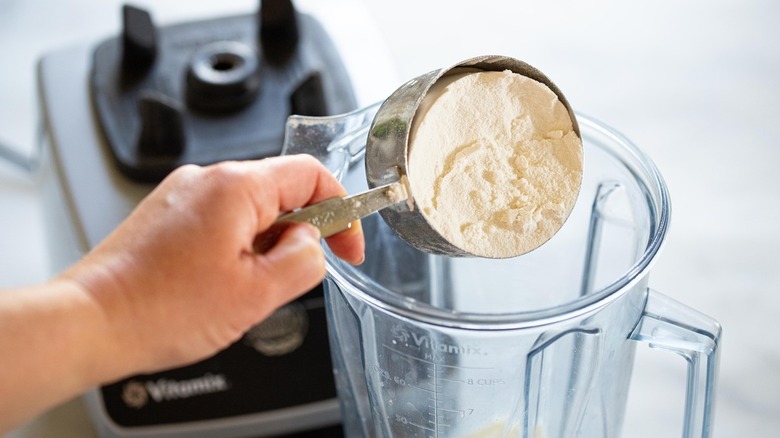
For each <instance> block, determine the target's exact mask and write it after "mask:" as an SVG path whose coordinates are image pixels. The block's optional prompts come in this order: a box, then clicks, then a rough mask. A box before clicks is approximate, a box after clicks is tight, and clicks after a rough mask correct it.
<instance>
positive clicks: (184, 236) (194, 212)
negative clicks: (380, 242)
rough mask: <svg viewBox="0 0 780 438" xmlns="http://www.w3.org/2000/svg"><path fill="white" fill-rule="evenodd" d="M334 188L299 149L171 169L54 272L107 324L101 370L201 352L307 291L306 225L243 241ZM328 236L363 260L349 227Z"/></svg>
mask: <svg viewBox="0 0 780 438" xmlns="http://www.w3.org/2000/svg"><path fill="white" fill-rule="evenodd" d="M344 194H345V192H344V189H343V188H342V187H341V185H340V184H339V183H338V182H337V181H336V180H335V178H334V177H333V176H332V175H331V174H330V173H329V172H328V171H327V170H326V169H325V168H324V167H323V166H322V165H321V164H320V163H319V162H317V161H316V160H315V159H314V158H312V157H309V156H293V157H279V158H270V159H266V160H262V161H253V162H229V163H221V164H217V165H213V166H209V167H198V166H193V165H190V166H185V167H182V168H180V169H178V170H176V171H175V172H173V173H172V174H171V175H170V176H169V177H168V178H166V179H165V180H164V181H163V182H162V183H161V184H160V185H159V186H158V187H157V188H156V189H155V190H154V191H153V192H152V193H151V194H150V195H149V196H148V197H147V199H145V200H144V201H143V202H142V203H141V204H140V205H139V206H138V208H137V209H136V210H135V211H134V212H133V213H132V214H131V216H130V217H129V218H128V219H127V220H126V221H125V222H124V223H122V224H121V225H120V226H119V228H118V229H117V230H115V231H114V232H113V233H112V234H111V235H110V236H109V237H108V238H107V239H105V241H103V242H102V243H101V244H100V245H98V246H97V247H96V248H95V249H94V251H92V252H91V253H90V254H88V255H87V256H86V257H85V258H84V259H83V260H82V261H81V262H80V263H78V264H77V265H76V266H74V267H73V268H72V269H70V270H68V271H66V272H65V273H64V274H63V275H62V276H61V277H62V278H63V279H65V280H68V281H72V282H75V283H77V284H78V285H79V286H80V287H81V288H83V289H84V291H86V293H87V294H88V295H89V296H90V297H91V299H93V300H94V302H95V303H97V306H98V307H99V308H100V309H102V313H103V314H104V315H105V317H106V319H107V321H106V322H107V324H106V326H107V328H108V331H107V333H105V334H106V336H107V337H106V340H107V341H108V343H107V344H106V345H102V346H100V348H102V349H103V350H104V352H103V356H104V357H102V358H101V359H100V360H102V361H105V362H106V365H107V368H108V369H109V370H110V372H109V373H104V377H105V378H118V377H120V376H122V375H123V374H125V373H128V374H129V373H137V372H151V371H155V370H159V369H163V368H167V367H173V366H179V365H183V364H186V363H190V362H194V361H197V360H200V359H203V358H205V357H208V356H210V355H212V354H214V353H216V352H217V351H219V350H220V349H222V348H224V347H226V346H228V345H229V344H230V343H232V342H234V341H235V340H237V339H238V338H239V337H240V336H241V335H242V334H243V333H244V332H245V331H246V330H247V329H249V328H250V327H251V326H252V325H254V324H256V323H258V322H259V321H261V320H262V319H264V318H265V317H267V316H268V315H270V314H271V313H272V312H273V311H274V310H275V309H277V308H278V307H280V306H281V305H283V304H285V303H287V302H288V301H290V300H292V299H294V298H296V297H297V296H299V295H301V294H302V293H304V292H306V291H308V290H309V289H311V288H312V287H314V286H315V285H316V284H317V283H319V282H320V281H321V280H322V278H323V277H324V275H325V263H324V255H323V253H322V249H321V247H320V238H319V234H318V231H317V230H316V228H314V227H312V226H310V225H306V224H297V225H293V226H290V227H289V228H287V229H286V230H285V231H284V232H283V233H282V234H281V236H280V237H279V240H278V242H277V243H276V244H275V245H274V246H273V247H272V248H271V249H270V250H268V251H267V252H264V253H263V254H258V253H255V252H254V251H253V241H254V239H255V237H256V236H257V235H258V234H259V233H261V232H262V231H264V230H265V229H267V228H268V227H269V226H270V225H271V224H272V223H273V222H274V220H275V219H276V218H277V216H278V215H279V213H280V212H286V211H290V210H293V209H295V208H298V207H302V206H305V205H307V204H310V203H313V202H317V201H320V200H323V199H327V198H329V197H334V196H343V195H344ZM327 242H328V245H329V246H330V248H331V250H332V251H333V252H334V253H335V254H336V255H338V256H339V257H341V258H343V259H345V260H346V261H349V262H351V263H355V264H357V263H360V262H362V260H363V253H364V243H363V236H362V230H361V228H360V223H359V222H356V223H355V224H353V226H352V228H350V229H349V230H347V231H345V232H342V233H340V234H337V235H335V236H332V237H331V238H329V239H328V240H327ZM96 348H97V347H96Z"/></svg>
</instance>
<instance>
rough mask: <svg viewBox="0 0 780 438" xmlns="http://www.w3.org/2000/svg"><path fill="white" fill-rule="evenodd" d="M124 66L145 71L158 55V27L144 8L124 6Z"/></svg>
mask: <svg viewBox="0 0 780 438" xmlns="http://www.w3.org/2000/svg"><path fill="white" fill-rule="evenodd" d="M122 24H123V29H122V67H123V70H124V71H135V72H137V71H145V70H146V69H148V68H149V67H150V66H151V65H152V64H153V63H154V59H155V57H156V56H157V29H156V28H155V27H154V23H152V17H151V15H150V14H149V12H147V11H146V10H144V9H140V8H137V7H135V6H129V5H124V6H123V7H122Z"/></svg>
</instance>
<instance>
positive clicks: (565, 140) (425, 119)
mask: <svg viewBox="0 0 780 438" xmlns="http://www.w3.org/2000/svg"><path fill="white" fill-rule="evenodd" d="M408 176H409V184H410V187H411V191H412V196H413V197H414V200H415V201H416V202H417V205H418V206H419V208H420V209H421V211H422V213H423V215H424V216H425V218H426V219H427V220H428V222H429V223H430V225H431V226H432V227H433V228H434V229H435V230H436V231H437V232H438V233H439V234H441V235H442V237H444V238H445V239H447V240H448V241H449V242H450V243H452V244H453V245H455V246H457V247H459V248H461V249H463V250H465V251H467V252H469V253H471V254H474V255H477V256H481V257H490V258H505V257H513V256H516V255H520V254H524V253H526V252H528V251H531V250H533V249H535V248H537V247H538V246H540V245H541V244H543V243H544V242H546V241H547V240H548V239H550V237H552V236H553V235H554V234H555V233H556V232H557V231H558V230H559V229H560V228H561V226H563V223H564V221H565V220H566V218H567V217H568V216H569V213H570V212H571V210H572V208H573V207H574V202H575V200H576V198H577V194H578V193H579V188H580V184H581V181H582V142H581V141H580V139H579V137H578V136H577V134H576V133H575V132H574V130H573V128H572V121H571V118H570V117H569V113H568V112H567V110H566V107H565V106H564V105H563V104H562V103H561V102H560V100H558V98H557V96H556V95H555V93H553V92H552V91H551V90H550V89H549V88H548V87H547V86H546V85H544V84H542V83H539V82H537V81H534V80H532V79H529V78H527V77H525V76H522V75H519V74H516V73H513V72H511V71H503V72H484V71H480V72H467V73H461V74H455V75H452V76H446V77H444V78H442V79H440V80H438V81H437V82H436V83H435V84H434V86H433V87H432V88H431V89H430V91H429V92H428V94H427V95H426V97H425V100H424V102H423V105H421V107H420V108H419V110H418V112H417V114H416V115H415V118H414V121H413V125H412V131H411V137H410V140H409V157H408Z"/></svg>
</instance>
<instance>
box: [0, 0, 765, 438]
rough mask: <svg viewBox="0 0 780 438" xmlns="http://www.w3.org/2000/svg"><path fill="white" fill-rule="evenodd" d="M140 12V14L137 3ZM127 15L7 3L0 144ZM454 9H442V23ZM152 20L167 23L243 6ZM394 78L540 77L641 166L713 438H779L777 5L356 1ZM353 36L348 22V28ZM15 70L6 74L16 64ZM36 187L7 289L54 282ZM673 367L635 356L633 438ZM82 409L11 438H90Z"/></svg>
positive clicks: (2, 279) (645, 425)
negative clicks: (658, 215) (694, 351)
mask: <svg viewBox="0 0 780 438" xmlns="http://www.w3.org/2000/svg"><path fill="white" fill-rule="evenodd" d="M138 3H140V4H142V5H143V4H144V2H138ZM119 4H120V3H119V2H114V1H107V2H98V1H95V0H92V1H89V0H79V1H76V0H69V1H61V2H54V1H43V0H41V1H36V2H30V1H23V0H0V10H2V11H3V12H2V13H0V56H1V57H2V59H3V60H4V61H3V62H2V63H0V78H2V81H0V141H2V142H3V143H6V144H10V145H12V146H13V147H15V148H17V150H19V151H20V152H21V153H23V154H31V153H33V151H34V149H35V146H34V145H35V144H36V142H35V137H34V134H35V132H36V115H35V106H36V101H35V81H34V78H35V77H34V68H35V62H36V59H37V58H38V57H39V56H40V55H41V54H42V53H44V52H46V51H48V50H50V49H51V48H53V47H56V46H59V45H62V44H65V43H68V42H78V41H84V40H91V39H98V38H102V37H104V36H105V35H108V34H112V33H114V32H115V31H116V29H117V26H118V12H117V11H118V9H119ZM443 4H446V5H447V7H446V8H443V7H442V6H441V5H443ZM178 5H181V3H177V2H173V1H170V0H169V1H160V2H156V3H155V6H154V8H155V9H156V11H155V12H156V14H157V16H158V17H160V20H161V21H162V22H165V21H182V20H185V19H187V18H189V17H191V16H200V15H203V16H206V15H208V14H213V15H217V14H225V13H233V12H236V11H239V12H246V11H251V10H253V8H254V7H255V3H254V2H252V1H221V2H206V1H194V2H188V3H187V9H186V11H185V10H182V9H181V7H180V6H178ZM362 5H363V7H365V8H366V9H367V10H368V11H369V13H370V14H371V18H372V19H373V20H374V22H375V23H376V25H377V26H378V29H379V32H380V34H381V35H382V36H383V38H384V40H385V42H386V47H382V48H381V49H382V50H385V49H386V50H388V51H389V53H390V56H391V57H392V59H393V61H394V64H395V68H397V70H398V75H399V77H401V78H411V77H414V76H417V75H419V74H421V73H424V72H427V71H429V70H432V69H435V68H439V67H442V66H446V65H450V64H452V63H454V62H457V61H460V60H462V59H466V58H468V57H471V56H475V55H481V54H505V55H510V56H514V57H516V58H519V59H522V60H525V61H526V62H528V63H530V64H532V65H534V66H536V67H538V68H539V69H540V70H542V71H544V72H545V73H546V74H547V75H548V76H549V77H550V78H552V79H553V81H554V82H556V84H557V85H558V86H559V87H560V88H561V89H562V90H564V92H565V93H566V96H567V98H568V99H569V101H570V102H571V104H572V106H573V107H574V108H575V110H577V111H578V112H581V113H584V114H588V115H590V116H592V117H594V118H597V119H599V120H602V121H604V122H606V123H608V124H609V125H611V126H613V127H615V128H617V129H618V130H620V131H621V132H622V133H623V134H625V135H626V136H627V137H628V138H630V139H631V140H633V142H634V143H636V144H637V145H639V146H640V147H641V148H642V149H644V150H645V151H646V152H647V153H648V155H649V156H650V157H651V158H652V159H653V161H654V162H655V163H656V165H657V166H658V168H659V169H660V171H661V173H662V174H663V176H664V178H665V180H666V182H667V184H668V186H669V188H670V191H671V197H672V205H673V208H672V210H673V213H672V230H671V233H670V235H669V236H668V239H667V243H666V246H665V248H664V250H663V252H662V254H661V255H660V256H659V258H658V260H657V263H656V264H655V267H654V269H653V271H652V274H651V285H652V287H653V288H655V289H658V290H660V291H662V292H664V293H666V294H668V295H670V296H672V297H674V298H675V299H677V300H679V301H681V302H683V303H685V304H688V305H689V306H691V307H694V308H696V309H698V310H700V311H701V312H703V313H705V314H708V315H710V316H712V317H713V318H715V319H717V320H718V321H720V323H721V324H722V326H723V331H724V335H723V344H722V345H723V349H722V354H721V362H720V374H719V386H718V394H717V404H716V407H715V429H714V435H713V436H714V437H717V438H728V437H734V438H741V437H746V436H749V437H776V436H780V342H778V341H776V340H774V339H773V338H772V337H771V336H769V335H770V334H771V326H772V324H774V323H775V322H776V319H775V318H777V315H778V314H780V298H778V292H780V263H778V258H777V252H778V251H777V250H778V248H780V232H778V231H777V224H780V184H778V183H777V181H776V179H777V166H778V164H780V141H779V140H778V139H780V123H778V122H777V119H778V116H780V110H778V109H777V108H778V106H777V102H778V101H780V27H778V26H777V22H778V19H780V3H777V2H775V1H772V0H746V1H743V2H739V3H737V2H730V1H722V0H716V1H710V2H703V1H698V2H673V1H669V0H662V1H658V2H625V1H617V0H601V1H593V2H575V1H566V2H524V1H522V2H508V1H500V0H483V1H481V2H479V3H478V4H475V3H465V2H460V1H454V2H447V3H442V2H414V1H412V0H396V1H392V2H390V1H388V2H380V1H378V0H364V1H362ZM343 13H344V15H345V20H344V22H345V25H348V23H349V19H350V14H351V12H350V11H349V10H345V11H343ZM9 60H10V61H9ZM39 195H40V193H39V184H38V182H37V180H36V179H35V178H31V177H30V176H29V175H27V174H25V173H24V172H21V171H19V170H17V169H16V168H14V167H13V166H11V165H9V164H7V163H4V162H2V160H0V287H9V286H15V285H21V284H27V283H31V282H37V281H42V280H44V279H45V278H47V277H48V276H49V275H50V273H49V268H48V265H47V262H46V259H47V253H46V251H47V250H46V242H45V238H44V233H43V222H44V218H43V216H42V208H41V198H40V196H39ZM684 380H685V367H684V362H683V360H682V359H681V358H679V357H675V356H672V355H668V354H664V353H661V352H657V351H653V350H650V349H648V348H639V349H638V352H637V365H636V368H635V373H634V380H633V383H632V385H633V386H632V388H631V392H630V396H629V405H628V413H627V418H626V425H625V433H624V435H625V436H630V437H640V438H641V437H668V436H679V429H680V423H681V418H682V409H683V391H684V388H683V382H684ZM91 434H92V432H91V428H90V425H89V423H88V421H87V420H86V417H85V416H84V411H83V408H82V407H81V406H80V404H79V402H78V401H72V402H69V403H66V404H64V405H62V406H60V407H57V408H54V409H53V410H52V411H50V412H48V413H46V414H45V415H42V416H41V417H38V418H36V419H33V420H32V421H31V422H30V423H29V424H27V425H25V426H24V427H23V428H22V429H20V430H19V431H16V432H14V433H12V434H11V435H10V436H12V437H15V438H21V437H27V436H58V437H59V436H81V437H83V436H90V435H91Z"/></svg>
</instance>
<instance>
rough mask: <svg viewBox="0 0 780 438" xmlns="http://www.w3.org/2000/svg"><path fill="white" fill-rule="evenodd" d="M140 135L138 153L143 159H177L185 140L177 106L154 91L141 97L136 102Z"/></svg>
mask: <svg viewBox="0 0 780 438" xmlns="http://www.w3.org/2000/svg"><path fill="white" fill-rule="evenodd" d="M138 112H139V115H140V119H141V134H140V136H139V137H138V152H139V153H140V154H141V155H143V156H146V157H171V158H174V157H177V156H179V155H181V153H182V152H184V146H185V143H186V138H185V135H184V122H183V117H182V110H181V107H180V105H179V104H178V102H176V101H175V100H173V99H171V98H170V97H168V96H165V95H163V94H161V93H158V92H155V91H148V92H144V93H142V94H141V96H140V98H139V101H138Z"/></svg>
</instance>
